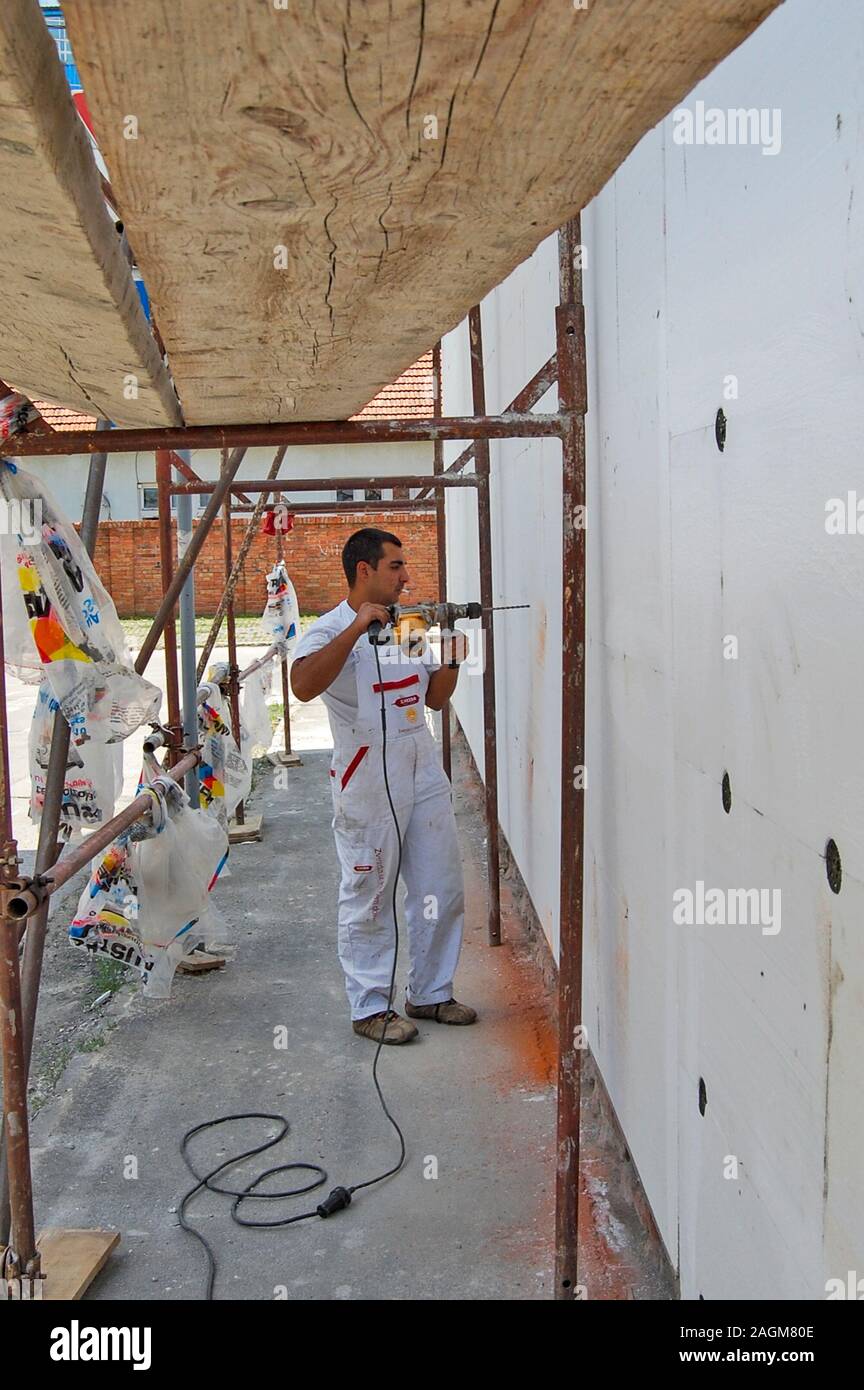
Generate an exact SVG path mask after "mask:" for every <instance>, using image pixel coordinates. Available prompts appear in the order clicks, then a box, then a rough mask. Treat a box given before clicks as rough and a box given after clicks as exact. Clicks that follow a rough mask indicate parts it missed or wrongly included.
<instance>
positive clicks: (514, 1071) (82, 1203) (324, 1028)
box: [9, 648, 675, 1300]
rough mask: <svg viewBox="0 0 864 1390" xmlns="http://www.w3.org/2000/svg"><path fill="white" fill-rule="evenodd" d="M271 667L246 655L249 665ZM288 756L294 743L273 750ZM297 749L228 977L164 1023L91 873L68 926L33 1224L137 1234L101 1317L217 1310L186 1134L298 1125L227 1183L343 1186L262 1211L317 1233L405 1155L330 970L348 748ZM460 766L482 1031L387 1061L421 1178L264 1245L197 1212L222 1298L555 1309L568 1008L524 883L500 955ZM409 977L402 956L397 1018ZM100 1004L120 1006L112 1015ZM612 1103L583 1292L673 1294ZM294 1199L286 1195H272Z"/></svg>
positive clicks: (262, 1133) (57, 984)
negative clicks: (313, 1172) (560, 1083)
mask: <svg viewBox="0 0 864 1390" xmlns="http://www.w3.org/2000/svg"><path fill="white" fill-rule="evenodd" d="M254 654H255V653H254V652H253V650H252V649H248V648H247V649H244V653H243V656H244V659H248V660H250V661H251V660H252V659H253V656H254ZM161 660H162V658H161V653H157V654H156V656H155V657H154V664H153V667H152V679H154V680H155V681H157V682H158V683H160V684H161V683H162V681H163V673H162V666H161ZM148 674H150V672H148ZM9 685H10V712H11V719H12V725H13V726H12V738H11V747H12V755H13V781H14V782H15V790H16V794H17V799H16V806H15V811H16V814H15V821H16V832H17V833H18V835H19V837H20V838H21V839H22V840H24V839H25V835H26V827H27V822H26V819H25V816H26V796H27V781H26V728H27V723H28V721H29V714H30V711H31V710H32V704H33V693H32V692H26V693H25V691H24V688H21V689H20V690H16V689H15V688H14V682H11V681H10V683H9ZM15 721H17V723H16V722H15ZM274 742H275V744H276V746H281V738H280V735H279V731H277V737H276V738H275V739H274ZM292 742H293V746H294V748H295V749H296V750H298V751H299V752H300V753H301V756H302V759H303V763H302V766H300V767H295V768H288V769H279V768H276V767H274V766H273V765H272V764H270V763H269V762H267V761H266V760H262V761H261V762H260V763H258V764H257V765H256V767H257V778H256V783H255V785H254V787H253V792H252V796H251V799H250V804H249V811H250V814H256V813H258V812H261V813H262V814H263V817H264V833H263V839H262V841H261V842H260V843H252V844H246V845H237V846H235V847H234V849H233V850H232V853H231V874H230V877H227V878H223V879H222V880H221V881H220V883H219V886H218V889H217V893H216V896H215V904H216V907H217V908H218V911H219V913H220V914H221V920H222V925H221V928H220V933H221V938H222V939H223V940H224V941H226V942H227V943H228V945H227V947H226V951H225V954H226V955H227V956H228V958H229V959H228V965H227V967H226V968H225V969H224V970H222V971H219V972H214V973H210V974H206V975H200V976H193V977H190V976H181V975H178V976H176V977H175V981H174V985H173V988H172V995H171V998H170V999H169V1000H167V1001H164V1002H156V1001H149V1000H145V999H144V998H143V997H142V996H141V994H140V993H139V992H138V990H137V988H136V987H135V985H134V984H132V983H127V984H124V985H123V986H122V987H121V988H119V989H116V985H117V981H111V980H108V979H107V978H105V977H104V975H103V974H102V973H100V970H99V969H98V968H97V964H96V963H94V962H92V961H91V960H90V959H89V957H87V956H86V955H83V954H82V953H80V952H77V951H74V950H72V949H71V948H70V947H69V946H68V944H67V942H66V936H65V933H66V926H67V924H68V922H69V920H70V917H71V914H72V911H73V910H74V905H75V902H76V901H77V897H78V894H79V893H80V890H81V887H82V886H83V882H84V878H83V876H80V877H79V879H78V880H77V881H75V880H73V881H72V882H71V883H70V884H69V885H68V886H67V888H66V890H64V892H63V893H62V894H58V898H57V901H55V903H54V905H53V907H52V917H51V926H50V929H49V936H48V942H47V945H46V957H45V965H44V970H43V985H42V992H41V995H40V1010H39V1017H38V1020H37V1035H36V1043H35V1055H34V1065H33V1075H32V1076H31V1082H32V1083H33V1084H32V1086H31V1094H32V1100H33V1117H32V1139H33V1168H34V1190H35V1198H36V1219H37V1226H38V1227H39V1228H41V1227H44V1226H49V1225H50V1226H60V1227H103V1228H109V1229H116V1230H118V1231H120V1232H121V1237H122V1238H121V1242H120V1244H119V1246H118V1247H117V1249H116V1251H115V1252H114V1254H113V1255H112V1256H111V1259H110V1261H109V1263H108V1265H107V1267H106V1269H105V1270H104V1271H103V1273H102V1274H101V1275H100V1276H99V1278H98V1279H97V1281H96V1282H95V1283H94V1284H93V1285H92V1286H91V1289H90V1291H89V1293H88V1295H87V1297H88V1298H92V1299H98V1300H108V1299H128V1300H139V1299H141V1300H150V1299H155V1300H162V1299H168V1300H195V1299H200V1298H202V1297H204V1292H205V1287H206V1266H205V1259H204V1255H203V1251H202V1250H201V1248H200V1247H199V1246H198V1244H197V1242H195V1241H194V1239H193V1238H192V1237H190V1236H188V1235H187V1234H186V1233H184V1232H183V1230H182V1229H181V1228H180V1226H179V1224H178V1216H177V1208H178V1203H179V1201H180V1198H181V1197H182V1195H183V1193H184V1192H185V1191H186V1190H187V1189H188V1188H189V1187H190V1186H191V1185H192V1182H193V1179H192V1178H191V1177H190V1175H189V1174H188V1172H187V1169H186V1167H185V1165H184V1163H183V1160H182V1158H181V1155H180V1151H179V1146H180V1142H181V1139H182V1137H183V1134H184V1133H185V1132H186V1130H187V1129H189V1128H190V1127H192V1126H193V1125H196V1124H199V1123H201V1122H202V1121H205V1120H208V1119H214V1118H216V1117H218V1116H221V1115H226V1114H229V1113H236V1112H238V1111H264V1112H267V1113H268V1114H274V1113H278V1114H281V1115H284V1116H285V1118H286V1119H287V1120H288V1121H289V1123H290V1127H291V1128H290V1133H289V1135H288V1136H287V1138H286V1139H285V1140H283V1141H282V1143H281V1145H280V1146H279V1148H278V1149H273V1150H271V1151H269V1152H268V1153H266V1154H264V1155H262V1156H260V1157H259V1158H257V1159H255V1160H252V1161H250V1162H247V1163H244V1164H242V1165H239V1166H238V1167H237V1168H235V1169H232V1170H231V1171H230V1173H229V1174H226V1175H225V1177H224V1179H223V1181H225V1182H227V1184H228V1185H229V1186H232V1187H234V1186H236V1187H242V1186H244V1185H245V1184H246V1183H247V1182H248V1181H250V1179H251V1178H252V1177H253V1176H254V1175H255V1174H257V1173H260V1172H261V1171H262V1170H263V1169H265V1168H270V1167H272V1166H274V1165H276V1164H279V1163H286V1162H295V1161H296V1162H300V1161H307V1162H310V1163H316V1164H320V1165H321V1166H322V1167H324V1168H325V1169H326V1170H327V1172H328V1174H329V1178H328V1182H327V1184H326V1185H325V1186H324V1187H323V1188H322V1189H320V1190H318V1191H316V1192H315V1193H312V1194H310V1195H308V1196H306V1197H304V1198H298V1199H293V1200H290V1201H289V1200H286V1201H279V1202H275V1201H274V1202H267V1203H263V1202H262V1203H250V1204H248V1206H247V1207H246V1208H245V1211H244V1214H246V1215H248V1216H249V1217H258V1218H261V1219H266V1220H275V1219H279V1218H281V1217H287V1216H291V1215H294V1214H296V1213H297V1212H298V1211H305V1210H308V1209H309V1208H310V1207H312V1206H314V1205H316V1204H317V1202H318V1201H320V1200H321V1197H322V1196H323V1195H324V1194H325V1193H326V1192H327V1191H329V1189H330V1187H332V1186H335V1185H337V1184H344V1185H350V1184H355V1183H358V1182H362V1181H364V1180H365V1179H367V1178H369V1177H372V1176H374V1175H375V1174H377V1173H379V1172H381V1171H382V1170H384V1169H386V1168H388V1167H389V1166H391V1165H392V1164H393V1162H395V1159H396V1157H397V1154H398V1142H397V1139H396V1136H395V1134H394V1132H393V1130H392V1129H391V1127H390V1125H389V1124H388V1122H387V1120H386V1118H385V1117H384V1115H383V1113H382V1111H381V1108H380V1105H379V1101H378V1098H377V1096H376V1094H375V1090H374V1087H373V1082H372V1076H371V1065H372V1060H373V1057H374V1054H375V1048H374V1045H373V1044H372V1043H371V1042H369V1041H368V1040H366V1039H363V1038H358V1037H357V1036H356V1035H355V1034H354V1033H353V1032H352V1030H351V1027H350V1022H349V1016H348V1008H347V1001H346V998H345V992H344V985H343V979H342V973H341V970H340V967H339V964H338V961H337V958H336V949H335V935H336V930H335V922H336V890H337V860H336V853H335V848H334V846H333V840H332V835H331V830H330V818H331V805H330V792H329V784H328V780H327V769H328V762H329V748H330V736H329V729H328V727H327V721H326V716H325V713H324V710H323V707H322V705H321V703H320V701H313V702H311V703H310V704H308V705H299V704H297V702H292ZM455 750H456V751H455V755H454V769H453V772H454V777H453V780H454V805H455V810H456V815H457V820H458V823H459V839H460V845H461V848H462V855H463V865H464V871H465V884H466V931H465V945H464V949H463V954H462V961H461V964H460V969H459V973H458V976H457V982H456V988H457V996H458V997H459V998H461V999H463V1000H465V1001H466V1002H468V1003H470V1004H472V1005H474V1006H475V1007H476V1008H477V1009H478V1010H479V1013H480V1020H479V1022H478V1023H477V1024H476V1025H475V1026H473V1027H470V1028H447V1027H443V1026H439V1025H436V1024H434V1023H425V1024H421V1025H420V1026H421V1034H420V1037H419V1038H418V1039H417V1040H416V1041H415V1042H413V1043H411V1044H410V1045H408V1046H407V1047H402V1048H385V1049H383V1050H382V1054H381V1058H380V1064H379V1077H380V1080H381V1084H382V1086H383V1089H384V1093H385V1097H386V1099H387V1102H388V1105H389V1106H390V1108H391V1110H392V1112H393V1113H394V1114H395V1116H396V1117H397V1119H398V1120H399V1123H400V1124H401V1126H402V1128H403V1130H404V1132H405V1136H406V1141H407V1149H408V1153H407V1160H406V1163H405V1166H404V1168H403V1170H402V1171H401V1172H400V1173H399V1174H397V1175H396V1176H395V1177H393V1178H390V1179H389V1180H387V1181H386V1182H384V1183H382V1184H380V1185H379V1186H376V1187H374V1188H372V1189H370V1190H369V1191H366V1192H361V1193H359V1194H358V1195H357V1196H356V1198H355V1200H354V1203H353V1204H352V1206H351V1207H350V1209H349V1210H347V1211H343V1212H340V1213H338V1214H337V1215H336V1216H334V1217H333V1218H331V1219H330V1220H328V1221H327V1222H326V1224H325V1223H322V1222H320V1221H319V1220H318V1218H317V1217H316V1218H314V1219H313V1220H310V1221H307V1222H302V1223H299V1224H297V1225H294V1226H288V1227H286V1228H283V1229H278V1230H269V1231H256V1230H248V1229H240V1228H239V1227H238V1226H236V1225H235V1224H234V1223H233V1222H232V1221H231V1217H230V1205H231V1202H230V1199H229V1198H226V1197H217V1196H215V1195H213V1194H210V1193H204V1194H203V1195H199V1196H197V1197H196V1198H195V1199H194V1201H193V1203H192V1206H191V1211H190V1219H191V1221H192V1222H193V1223H194V1224H195V1225H196V1226H197V1227H198V1228H199V1229H200V1230H202V1231H203V1232H204V1233H205V1234H206V1236H207V1238H208V1240H209V1241H210V1242H211V1244H212V1245H213V1247H214V1249H215V1251H216V1255H217V1259H218V1262H219V1273H218V1278H217V1283H216V1290H215V1297H216V1298H217V1299H218V1298H223V1299H224V1298H241V1299H273V1298H287V1299H291V1300H305V1299H310V1300H311V1299H315V1300H317V1299H344V1300H353V1299H364V1300H365V1299H377V1298H383V1299H414V1298H421V1299H447V1300H459V1299H483V1300H492V1299H508V1300H509V1299H514V1300H522V1299H543V1298H550V1297H551V1296H552V1293H553V1289H552V1268H553V1231H554V1180H555V1162H554V1159H555V1075H556V1041H555V1031H554V1025H553V1010H552V1008H551V1001H550V997H549V994H548V992H547V986H546V985H545V984H544V970H543V969H541V965H542V962H541V964H538V959H537V954H536V944H535V947H534V948H532V947H531V945H530V942H529V941H528V938H527V936H526V931H525V922H524V921H523V920H522V918H521V915H520V911H519V908H518V907H517V906H516V903H517V902H518V901H519V898H518V895H514V894H513V893H512V892H511V887H510V884H509V883H508V882H507V880H506V879H505V882H504V884H503V888H502V929H503V937H504V944H503V945H502V946H501V947H499V948H496V949H492V948H490V947H489V946H488V945H487V944H486V931H487V922H486V893H485V873H486V869H485V824H484V820H483V794H482V787H481V784H480V782H479V779H478V778H477V776H476V773H475V772H474V771H473V769H472V768H471V767H470V765H469V760H468V757H467V754H466V752H465V751H464V746H463V745H462V743H461V742H460V741H457V742H456V744H455ZM139 751H140V746H139V745H138V744H137V743H136V740H134V739H130V740H128V741H127V745H126V748H125V758H126V771H127V785H126V786H125V787H124V799H125V798H126V797H127V796H131V795H132V794H133V793H134V780H135V778H136V777H137V760H138V757H139ZM22 831H24V834H22ZM25 842H26V841H25ZM34 843H35V840H34ZM24 857H25V861H31V860H32V854H31V853H26V854H25V856H24ZM405 973H406V972H405V961H404V959H403V961H402V966H401V969H400V971H399V980H398V989H397V1007H400V1006H401V1004H402V1001H403V999H404V985H403V982H404V978H405ZM548 974H549V972H548V962H547V963H546V969H545V978H546V979H547V980H548ZM106 986H107V987H108V988H113V989H115V990H116V992H115V993H113V994H112V995H111V998H110V1002H108V1003H105V1002H104V995H105V992H106ZM100 1001H101V1002H100ZM597 1095H598V1091H597V1087H596V1085H595V1082H594V1079H593V1077H592V1075H591V1074H590V1072H589V1073H586V1084H585V1087H584V1089H583V1192H582V1205H581V1210H580V1233H581V1242H582V1249H583V1251H584V1259H583V1263H582V1265H581V1266H580V1270H581V1273H580V1280H581V1281H582V1282H583V1283H584V1284H586V1285H587V1290H588V1292H587V1296H588V1297H590V1298H598V1299H603V1300H608V1299H627V1298H640V1299H641V1298H649V1299H650V1298H653V1299H657V1298H660V1299H665V1298H670V1297H674V1296H675V1293H674V1289H673V1288H672V1287H671V1285H670V1282H669V1280H668V1278H667V1277H666V1276H665V1274H664V1272H663V1269H662V1260H659V1261H658V1258H657V1249H656V1242H653V1243H652V1241H651V1240H650V1239H647V1240H646V1236H645V1222H644V1221H643V1219H642V1218H643V1216H644V1213H641V1214H640V1212H639V1210H638V1202H637V1201H634V1200H633V1197H632V1193H631V1191H630V1190H629V1188H628V1187H627V1185H626V1184H625V1183H622V1181H621V1179H622V1169H624V1168H626V1167H627V1163H626V1162H623V1161H622V1152H623V1150H622V1146H621V1143H620V1140H618V1139H616V1136H615V1134H614V1133H612V1132H610V1128H609V1124H608V1117H607V1118H605V1119H604V1116H603V1115H602V1114H601V1113H600V1111H599V1110H598V1109H597V1105H596V1098H597ZM274 1132H275V1127H274V1126H273V1125H272V1124H271V1123H270V1122H269V1121H260V1120H258V1121H246V1122H237V1123H234V1124H232V1125H230V1126H225V1127H224V1128H220V1129H218V1130H215V1131H212V1132H210V1133H207V1134H204V1135H201V1136H199V1137H197V1138H196V1140H194V1141H193V1147H192V1157H193V1161H194V1162H195V1163H196V1166H197V1168H198V1171H200V1172H203V1171H207V1170H208V1169H210V1168H213V1167H215V1166H216V1165H217V1164H218V1163H219V1162H221V1161H223V1160H224V1159H226V1158H227V1157H228V1156H229V1155H230V1154H231V1153H236V1152H238V1151H240V1150H242V1149H244V1148H249V1147H252V1146H253V1145H254V1144H256V1143H260V1142H263V1140H264V1139H265V1138H267V1137H269V1135H270V1134H272V1133H274ZM625 1176H626V1175H625ZM302 1180H305V1179H303V1178H302V1175H301V1181H302ZM290 1185H291V1181H290V1175H288V1177H287V1178H277V1179H276V1182H275V1186H276V1187H280V1186H290ZM267 1186H269V1187H271V1188H272V1187H273V1184H272V1183H268V1184H266V1185H265V1190H266V1187H267Z"/></svg>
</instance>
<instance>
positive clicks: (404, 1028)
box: [351, 1009, 417, 1044]
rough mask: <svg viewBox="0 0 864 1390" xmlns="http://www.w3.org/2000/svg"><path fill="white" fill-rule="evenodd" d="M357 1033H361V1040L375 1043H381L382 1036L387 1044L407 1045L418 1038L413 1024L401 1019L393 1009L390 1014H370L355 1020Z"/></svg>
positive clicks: (353, 1024)
mask: <svg viewBox="0 0 864 1390" xmlns="http://www.w3.org/2000/svg"><path fill="white" fill-rule="evenodd" d="M385 1019H386V1020H387V1031H386V1033H385V1032H384V1021H385ZM351 1026H352V1028H353V1029H354V1032H355V1033H359V1035H360V1037H361V1038H371V1039H372V1041H373V1042H380V1041H381V1036H382V1034H383V1035H384V1042H385V1043H397V1044H398V1043H407V1042H410V1041H411V1039H412V1038H416V1036H417V1029H416V1028H415V1027H414V1024H413V1023H409V1022H408V1020H407V1018H400V1017H399V1015H398V1014H397V1013H396V1010H395V1009H391V1010H390V1012H389V1014H388V1013H387V1012H386V1011H385V1012H384V1013H380V1014H369V1015H368V1016H367V1017H366V1018H355V1020H354V1022H353V1023H352V1025H351Z"/></svg>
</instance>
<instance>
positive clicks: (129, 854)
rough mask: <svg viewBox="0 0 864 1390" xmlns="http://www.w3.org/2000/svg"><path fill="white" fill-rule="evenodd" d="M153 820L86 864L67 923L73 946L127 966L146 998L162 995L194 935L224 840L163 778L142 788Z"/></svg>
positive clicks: (220, 864) (221, 857)
mask: <svg viewBox="0 0 864 1390" xmlns="http://www.w3.org/2000/svg"><path fill="white" fill-rule="evenodd" d="M148 790H150V791H151V792H152V794H153V797H154V809H153V819H152V821H151V822H149V823H146V822H138V823H136V825H135V826H133V827H132V828H131V829H130V830H128V831H126V832H125V833H124V834H123V835H121V836H120V837H119V838H118V839H117V840H115V841H114V843H113V844H111V845H109V847H108V849H107V850H105V851H104V853H103V854H102V855H101V856H100V857H99V858H98V859H97V860H96V861H95V862H94V866H93V871H92V873H91V876H90V881H89V883H88V884H87V886H86V888H85V889H84V892H83V893H82V894H81V897H80V899H79V902H78V910H77V912H76V914H75V917H74V919H73V921H72V924H71V926H70V928H69V940H70V942H71V944H72V945H73V946H76V947H78V948H79V949H84V950H87V951H90V952H91V953H93V954H98V955H101V956H104V957H105V958H107V959H109V960H114V961H117V962H118V963H119V964H121V965H128V966H129V967H130V968H131V969H133V970H136V971H137V972H138V973H139V974H140V975H141V977H142V979H143V981H144V992H145V994H147V995H148V997H150V998H155V999H165V998H167V997H168V994H169V992H170V987H171V980H172V978H173V975H174V971H175V970H176V968H177V963H178V962H179V961H180V960H181V959H182V957H183V956H184V955H185V954H186V952H187V951H188V950H189V949H191V947H192V946H193V945H194V944H195V942H196V941H197V939H198V934H193V928H194V927H195V926H196V925H197V924H199V923H200V922H201V921H202V920H203V919H206V918H207V917H208V914H209V898H208V894H209V892H210V890H211V889H212V887H213V885H214V883H215V882H216V880H217V878H218V877H219V874H220V872H221V871H222V869H223V868H224V865H225V862H226V860H227V856H228V837H227V835H226V834H225V832H224V830H223V829H222V828H221V826H219V825H218V824H217V822H216V821H215V820H214V819H213V818H212V817H211V816H207V815H206V814H205V813H204V812H202V811H194V810H193V809H192V807H191V806H190V805H189V800H188V798H187V796H186V795H185V793H184V792H183V789H182V788H181V787H179V786H178V785H177V784H176V783H174V782H173V781H171V779H169V778H164V779H163V778H160V779H157V781H156V782H154V783H153V784H151V785H150V786H149V787H148Z"/></svg>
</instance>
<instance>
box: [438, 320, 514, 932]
mask: <svg viewBox="0 0 864 1390" xmlns="http://www.w3.org/2000/svg"><path fill="white" fill-rule="evenodd" d="M468 332H469V336H470V343H471V391H472V396H473V401H474V411H475V414H477V415H485V414H486V382H485V378H484V372H483V328H482V324H481V321H480V305H479V304H477V305H475V307H474V308H473V309H472V310H471V311H470V313H469V315H468ZM474 457H475V460H476V467H477V477H478V480H479V482H478V487H477V539H478V547H479V552H480V603H481V605H482V607H483V613H484V617H483V636H484V643H485V647H484V652H483V782H484V785H485V790H486V863H487V872H488V884H489V945H490V946H500V945H501V879H500V867H499V854H498V745H497V737H496V728H495V625H494V624H495V615H494V613H493V612H492V607H493V604H494V602H495V599H494V590H493V587H492V508H491V498H490V492H489V482H490V462H489V441H488V439H478V440H477V441H476V443H475V445H474ZM463 476H464V475H463ZM443 481H449V480H448V479H445V478H442V477H439V478H438V479H437V482H438V484H439V486H440V484H441V483H442V482H443ZM453 481H454V482H455V478H454V479H453Z"/></svg>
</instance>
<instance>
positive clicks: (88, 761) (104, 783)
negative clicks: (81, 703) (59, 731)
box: [29, 681, 123, 839]
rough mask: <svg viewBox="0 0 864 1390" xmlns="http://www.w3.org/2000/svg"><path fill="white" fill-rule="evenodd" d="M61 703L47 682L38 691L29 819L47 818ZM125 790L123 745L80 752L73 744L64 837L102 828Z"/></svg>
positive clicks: (89, 746) (62, 823)
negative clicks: (49, 778) (45, 808)
mask: <svg viewBox="0 0 864 1390" xmlns="http://www.w3.org/2000/svg"><path fill="white" fill-rule="evenodd" d="M59 708H60V707H59V705H58V704H57V701H56V700H55V699H54V696H53V695H52V694H51V689H50V687H49V685H48V684H47V682H46V681H43V682H42V684H41V685H40V687H39V694H38V696H37V699H36V707H35V709H34V710H33V718H32V719H31V721H30V739H29V754H30V808H29V814H30V819H31V821H33V822H34V823H35V824H36V825H38V824H39V822H40V821H41V819H42V808H43V806H44V803H45V779H46V777H47V774H48V761H49V758H50V756H51V737H52V734H53V731H54V716H55V714H56V713H57V712H58V711H59ZM122 788H123V747H122V745H121V744H119V743H112V744H105V743H90V744H84V745H83V746H82V747H81V748H80V749H79V748H76V747H75V745H74V743H70V744H69V754H68V757H67V760H66V777H65V780H64V785H63V802H62V805H61V808H60V826H61V830H62V831H64V832H65V834H64V838H65V839H68V838H71V836H72V835H74V834H75V833H76V832H79V831H82V830H90V829H92V828H93V827H95V826H97V825H102V824H103V823H104V822H105V821H106V820H110V818H111V817H112V816H113V814H114V804H115V802H116V800H117V797H118V796H119V795H120V792H121V790H122Z"/></svg>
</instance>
